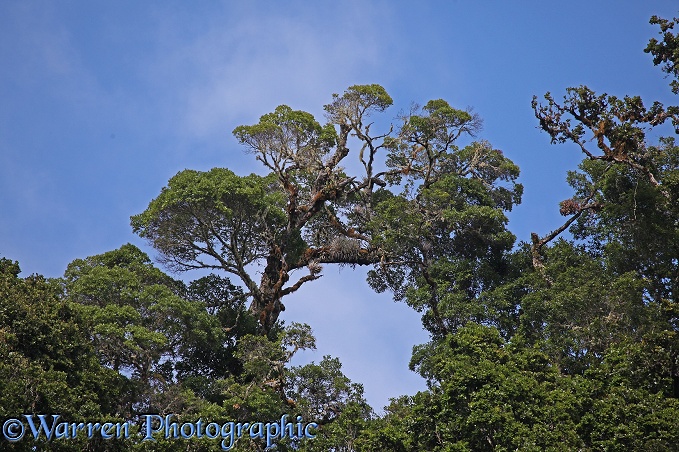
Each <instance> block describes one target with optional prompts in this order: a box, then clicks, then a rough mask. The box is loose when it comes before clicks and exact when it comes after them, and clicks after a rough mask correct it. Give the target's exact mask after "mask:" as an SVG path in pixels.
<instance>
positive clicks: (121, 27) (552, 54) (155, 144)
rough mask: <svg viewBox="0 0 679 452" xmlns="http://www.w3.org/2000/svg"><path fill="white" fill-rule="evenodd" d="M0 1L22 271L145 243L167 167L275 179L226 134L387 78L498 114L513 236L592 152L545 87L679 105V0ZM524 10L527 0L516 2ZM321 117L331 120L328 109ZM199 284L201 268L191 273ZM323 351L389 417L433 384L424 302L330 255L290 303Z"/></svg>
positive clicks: (8, 189)
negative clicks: (575, 136) (660, 42)
mask: <svg viewBox="0 0 679 452" xmlns="http://www.w3.org/2000/svg"><path fill="white" fill-rule="evenodd" d="M644 3H646V2H639V1H631V0H630V1H601V2H596V3H593V2H586V1H570V2H558V4H557V3H554V4H552V2H538V1H525V2H499V1H498V2H493V1H483V2H462V1H430V2H412V1H410V2H406V1H382V2H380V1H355V2H352V1H341V2H337V1H334V2H330V1H318V2H301V1H291V2H273V1H270V2H263V1H262V2H257V1H255V2H252V1H249V2H244V1H242V2H179V1H164V2H160V1H148V2H137V1H117V2H103V1H71V2H58V3H57V2H44V1H21V2H19V1H4V2H0V256H3V257H8V258H10V259H13V260H18V261H19V263H20V265H21V268H22V276H27V275H29V274H31V273H39V274H43V275H45V276H48V277H58V276H61V275H62V274H63V272H64V270H65V268H66V265H67V264H68V263H69V262H71V261H72V260H73V259H76V258H83V257H86V256H90V255H93V254H99V253H102V252H105V251H109V250H112V249H116V248H118V247H120V246H121V245H123V244H124V243H127V242H131V243H133V244H135V245H137V246H139V247H140V248H142V249H143V250H144V251H146V252H147V253H149V255H151V256H155V252H154V251H153V250H152V249H151V248H149V247H148V246H147V245H146V243H145V242H144V241H143V240H142V239H140V238H139V237H137V236H135V235H134V234H133V233H132V230H131V227H130V225H129V217H130V216H131V215H134V214H137V213H140V212H142V211H143V210H144V209H145V208H146V206H147V205H148V203H149V202H150V201H151V200H152V199H153V198H155V197H156V196H157V195H158V193H159V192H160V190H161V188H162V187H163V186H165V184H166V183H167V180H168V179H169V178H170V177H171V176H173V175H174V174H176V173H177V172H179V171H181V170H183V169H185V168H191V169H196V170H208V169H210V168H212V167H228V168H230V169H231V170H233V171H234V172H236V173H237V174H240V175H246V174H249V173H251V172H256V173H259V174H262V173H263V167H262V166H261V165H260V164H259V163H258V162H256V161H255V160H254V157H253V156H252V155H249V154H246V153H245V152H244V149H243V148H242V147H241V146H239V145H238V143H237V142H236V139H235V138H234V137H233V136H232V135H231V131H232V130H233V129H234V128H235V127H236V126H238V125H241V124H253V123H256V122H257V120H258V118H259V116H261V115H262V114H265V113H268V112H270V111H272V110H273V109H274V108H275V107H276V106H277V105H280V104H287V105H290V106H291V107H292V108H294V109H301V110H306V111H309V112H311V113H313V114H314V115H316V116H317V118H319V119H321V120H322V111H323V110H322V106H323V105H324V104H326V103H328V102H329V101H330V100H331V95H332V93H341V92H343V90H344V89H346V88H347V87H348V86H350V85H354V84H368V83H379V84H381V85H383V86H384V87H385V88H386V89H387V91H388V92H389V94H390V95H391V96H392V97H393V98H394V101H395V105H394V106H393V107H392V108H391V109H390V110H388V112H387V118H395V117H396V116H397V114H398V113H399V111H400V110H405V109H408V108H409V106H410V104H411V103H412V102H416V103H418V104H424V103H426V102H427V101H428V100H430V99H438V98H443V99H445V100H447V101H448V102H449V103H450V104H451V105H452V106H454V107H457V108H462V109H464V108H467V107H472V108H473V109H474V111H475V112H476V113H478V114H479V115H480V116H481V117H482V118H483V119H484V129H483V131H482V132H481V133H480V135H479V138H482V139H487V140H489V141H490V142H491V143H492V145H493V146H494V147H496V148H498V149H501V150H503V152H504V154H505V155H506V156H508V157H509V158H511V159H512V160H514V161H515V162H516V163H517V164H518V165H519V166H520V168H521V171H522V173H521V177H520V182H522V183H523V184H524V187H525V192H524V197H523V202H522V204H521V205H520V206H518V207H516V208H515V209H514V211H512V212H511V213H510V229H511V230H512V232H514V234H515V235H516V236H517V238H518V240H524V241H526V240H529V238H530V233H531V232H533V231H535V232H538V233H539V234H541V235H544V234H546V233H547V232H549V231H550V230H552V229H554V228H555V227H557V226H559V225H560V224H561V223H562V221H563V220H562V217H560V216H559V213H558V202H559V201H561V200H563V199H566V198H568V197H570V191H569V189H568V186H567V185H566V183H565V176H566V171H567V170H570V169H575V167H576V165H577V163H578V162H579V161H580V159H581V158H580V154H579V153H578V150H577V149H575V148H574V147H573V146H568V145H550V143H549V138H548V136H547V135H546V134H544V133H541V132H540V131H539V130H537V129H536V126H537V120H536V119H535V117H534V115H533V111H532V109H531V107H530V102H531V98H532V96H533V95H538V96H542V95H543V94H544V93H545V92H547V91H550V92H552V93H553V94H554V95H555V97H557V98H560V97H561V96H562V95H563V93H564V92H565V88H567V87H569V86H579V85H587V86H589V87H590V88H592V89H593V90H595V91H597V92H598V93H602V92H607V93H609V94H614V95H617V96H624V95H626V94H629V95H641V96H642V98H643V99H644V100H645V103H646V104H647V105H650V104H651V103H652V101H654V100H660V101H662V102H664V103H666V104H668V103H672V102H676V98H674V96H672V94H671V93H670V90H669V88H668V87H667V84H668V80H665V79H663V74H662V73H661V71H660V69H659V68H657V67H654V66H653V64H652V60H651V57H650V56H649V55H647V54H644V53H643V49H644V47H645V46H646V43H647V42H648V40H649V39H650V38H651V37H654V36H656V33H657V29H656V27H653V26H651V25H649V24H648V20H649V18H650V16H651V15H653V14H657V15H660V16H663V17H666V18H671V17H672V16H674V15H677V9H679V8H677V4H676V2H673V1H655V2H648V4H644ZM519 5H520V6H519ZM321 122H322V121H321ZM176 276H177V277H181V278H183V279H186V280H190V279H193V277H194V275H191V274H184V275H176ZM285 304H286V307H287V310H286V311H285V312H284V313H283V314H282V316H281V318H282V319H283V320H285V321H288V322H289V321H299V322H307V323H309V324H310V325H311V327H312V328H313V329H314V332H315V334H316V336H317V346H318V350H317V351H316V352H304V353H302V354H301V355H300V356H299V357H298V358H297V360H296V363H297V364H302V363H306V362H309V361H310V360H315V361H319V360H320V359H321V357H322V356H323V355H332V356H337V357H339V358H340V359H341V361H342V363H343V365H344V367H343V369H344V372H345V373H346V374H347V376H349V377H350V378H351V379H352V380H353V381H356V382H359V383H362V384H363V385H364V386H365V389H366V395H367V398H368V401H369V402H370V403H371V405H372V406H373V407H374V408H375V409H377V410H378V411H379V410H380V409H381V407H382V406H384V405H385V404H387V403H388V399H389V398H390V397H396V396H399V395H402V394H413V393H415V392H416V391H417V390H421V389H424V387H425V385H424V382H423V380H422V379H421V378H420V377H419V376H417V375H416V374H414V373H413V372H410V371H409V370H408V361H409V359H410V353H411V349H412V346H413V345H415V344H419V343H422V342H424V341H426V340H427V335H426V334H425V332H424V331H422V328H421V323H420V319H419V315H418V314H417V313H416V312H413V311H412V310H411V309H410V308H408V307H407V306H405V305H404V304H396V303H394V302H392V301H391V297H390V296H389V295H388V294H380V295H377V294H375V293H374V292H372V291H371V290H370V289H369V288H368V286H367V284H366V283H365V271H364V270H360V269H358V270H356V271H352V270H350V269H347V268H345V269H342V270H339V269H337V268H334V267H332V266H326V268H325V276H324V277H323V278H321V279H320V280H319V281H316V282H314V283H309V284H307V285H305V286H304V288H302V289H301V290H300V291H299V292H298V293H295V294H294V295H293V296H291V297H288V298H286V302H285Z"/></svg>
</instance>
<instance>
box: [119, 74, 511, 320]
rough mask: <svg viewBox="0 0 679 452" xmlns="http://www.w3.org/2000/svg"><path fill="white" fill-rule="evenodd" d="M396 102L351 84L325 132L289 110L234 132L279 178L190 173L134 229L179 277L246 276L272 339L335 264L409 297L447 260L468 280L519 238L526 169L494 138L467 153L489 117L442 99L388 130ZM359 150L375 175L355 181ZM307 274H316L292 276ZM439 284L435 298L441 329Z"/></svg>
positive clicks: (336, 99)
mask: <svg viewBox="0 0 679 452" xmlns="http://www.w3.org/2000/svg"><path fill="white" fill-rule="evenodd" d="M391 104H392V99H391V97H390V96H389V95H388V94H387V92H386V91H385V90H384V88H382V87H381V86H379V85H356V86H352V87H350V88H349V89H348V90H347V91H346V92H345V93H344V94H342V95H341V96H340V95H337V94H335V95H333V101H332V102H331V103H330V104H328V105H326V106H325V111H326V117H327V120H328V123H327V124H326V125H324V126H322V125H321V124H320V123H319V122H318V121H317V120H316V119H315V118H314V117H313V116H312V115H311V114H309V113H306V112H303V111H295V110H293V109H291V108H290V107H288V106H285V105H283V106H280V107H278V108H276V110H275V111H274V112H273V113H269V114H266V115H264V116H262V117H261V118H260V121H259V122H258V123H257V124H255V125H252V126H240V127H237V128H236V129H235V130H234V134H235V136H236V138H237V139H238V140H239V141H240V142H241V143H242V144H244V145H245V146H246V149H247V150H248V151H249V152H251V153H253V154H254V155H255V157H256V159H257V160H258V161H260V162H261V163H262V164H263V165H264V167H265V168H266V170H267V171H269V173H268V174H267V175H266V176H257V175H254V174H252V175H249V176H237V175H235V174H234V173H233V172H231V171H229V170H228V169H221V168H214V169H212V170H211V171H208V172H198V171H192V170H186V171H182V172H180V173H178V174H177V175H176V176H174V177H173V178H172V179H170V181H169V184H168V186H167V187H166V188H164V189H163V190H162V192H161V194H160V195H159V196H158V197H157V198H156V199H155V200H153V201H152V202H151V203H150V204H149V207H148V208H147V209H146V211H145V212H143V213H141V214H139V215H136V216H133V217H132V226H133V228H134V230H135V232H137V233H138V234H140V235H141V236H142V237H145V238H147V239H148V240H149V241H150V243H151V244H152V245H153V246H154V247H155V248H156V249H157V250H158V251H159V252H160V253H161V255H162V257H163V259H164V261H165V262H166V263H167V264H168V265H169V266H170V267H172V268H174V269H177V270H189V269H196V268H208V269H219V270H222V271H225V272H228V273H231V274H234V275H236V276H237V277H238V278H239V279H240V280H241V282H242V283H243V285H244V287H245V289H246V295H247V296H248V297H250V299H251V300H252V303H251V305H250V310H251V312H252V313H253V314H254V315H255V316H256V317H257V318H258V319H259V321H260V324H261V326H262V329H263V331H264V332H268V331H270V330H271V329H272V327H273V325H274V324H275V322H276V320H277V319H278V316H279V314H280V312H281V311H282V310H284V309H285V307H284V305H283V303H282V299H283V298H284V297H285V296H287V295H289V294H291V293H293V292H295V291H296V290H298V289H299V288H300V287H301V286H302V285H303V284H305V283H307V282H309V281H313V280H316V279H318V278H319V277H320V276H321V271H322V264H340V265H376V271H375V272H374V273H372V275H371V284H372V285H373V286H374V287H375V288H377V289H378V290H384V289H386V288H392V289H394V290H395V291H397V293H401V292H402V290H404V287H405V284H407V283H409V282H411V281H412V280H413V279H414V278H417V277H422V278H425V279H426V278H427V277H428V275H429V273H430V272H431V271H432V269H431V268H430V266H431V262H433V259H434V258H435V257H436V256H440V255H442V254H444V253H453V254H456V255H459V256H460V259H462V260H465V261H466V262H468V263H469V264H468V265H466V264H464V265H466V269H465V271H468V272H473V271H474V267H475V266H476V267H478V266H483V265H484V262H485V264H488V263H489V262H490V261H491V260H492V259H491V257H492V256H497V254H498V253H499V252H501V250H505V249H508V248H510V247H511V245H512V243H513V236H512V235H511V234H510V233H508V232H507V231H506V230H505V225H506V221H507V220H506V218H505V216H504V214H503V211H504V210H507V209H511V206H512V205H513V204H514V203H515V202H518V201H519V199H520V194H521V186H520V185H518V184H516V183H515V179H516V177H517V176H518V168H517V167H516V166H515V165H514V164H513V163H512V162H511V161H509V160H508V159H507V158H506V157H504V156H503V154H502V152H500V151H498V150H496V149H493V148H492V146H490V145H489V144H488V143H486V142H483V141H479V142H473V143H471V144H468V145H467V146H465V147H462V148H460V147H458V146H457V144H456V143H457V142H458V140H459V139H460V138H462V137H463V136H472V135H473V134H474V133H476V132H477V131H478V130H479V127H480V120H479V118H478V117H477V116H475V115H473V114H470V113H469V112H467V111H462V110H458V109H455V108H452V107H451V106H450V105H449V104H448V103H447V102H445V101H443V100H435V101H430V102H428V103H427V104H426V105H425V106H424V107H423V108H422V109H421V110H418V109H414V110H413V111H411V112H409V113H408V114H406V115H403V116H402V117H401V124H400V125H399V126H398V127H396V128H395V127H394V126H391V127H389V128H387V129H385V130H384V131H383V132H377V133H375V132H374V131H373V129H374V127H375V126H374V124H375V123H374V122H371V121H372V119H371V116H372V115H374V114H376V113H381V112H383V111H384V110H385V109H386V108H387V107H389V106H390V105H391ZM350 154H351V155H353V156H354V158H356V160H357V162H358V163H359V167H360V168H362V170H361V171H359V172H357V173H356V174H354V175H352V174H349V173H347V171H346V170H345V168H344V167H343V166H341V165H343V164H346V159H347V158H348V156H349V155H350ZM399 216H400V217H399ZM472 261H474V262H475V263H471V262H472ZM461 265H463V264H461ZM464 265H463V266H464ZM254 266H260V268H262V269H263V271H262V273H261V277H260V278H259V281H257V280H256V277H255V276H254V272H253V268H254ZM301 269H306V271H307V274H306V275H303V276H299V277H296V278H293V279H291V278H292V275H293V273H295V271H297V270H301ZM472 279H473V278H472ZM469 284H470V285H472V286H473V285H474V284H476V285H478V281H470V282H469ZM431 290H432V294H430V296H429V301H427V302H426V304H427V306H429V308H431V310H432V311H433V317H434V321H435V322H438V323H439V324H440V322H441V318H440V315H439V314H437V313H436V312H437V310H438V303H439V301H438V300H437V295H435V294H434V293H435V292H436V291H437V290H438V289H437V288H433V287H432V289H431ZM470 290H473V289H471V288H470ZM440 328H443V329H445V328H447V326H446V325H440Z"/></svg>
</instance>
